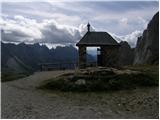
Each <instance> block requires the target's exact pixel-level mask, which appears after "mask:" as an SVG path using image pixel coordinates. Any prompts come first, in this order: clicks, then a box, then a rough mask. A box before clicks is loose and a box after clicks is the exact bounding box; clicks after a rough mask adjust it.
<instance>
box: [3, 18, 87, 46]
mask: <svg viewBox="0 0 160 120" xmlns="http://www.w3.org/2000/svg"><path fill="white" fill-rule="evenodd" d="M82 26H83V27H82ZM85 26H86V25H83V24H82V25H80V27H78V28H76V27H73V26H69V25H62V24H59V23H57V22H56V21H55V20H53V19H51V20H43V21H41V22H37V21H36V20H35V19H29V18H25V17H24V16H21V15H16V16H14V18H13V19H12V20H10V19H7V18H6V19H5V20H4V19H1V20H0V27H1V28H2V30H1V33H2V35H1V36H2V41H7V42H26V43H37V42H39V43H55V44H62V43H63V44H65V43H72V44H74V43H76V42H77V41H78V40H79V39H80V38H81V35H84V34H85V33H86V30H87V29H86V27H85ZM84 29H86V30H84Z"/></svg>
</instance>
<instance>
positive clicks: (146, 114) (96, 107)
mask: <svg viewBox="0 0 160 120" xmlns="http://www.w3.org/2000/svg"><path fill="white" fill-rule="evenodd" d="M67 72H70V71H50V72H37V73H35V74H33V75H31V76H29V77H26V78H22V79H19V80H15V81H10V82H4V83H2V84H1V85H2V86H1V87H2V89H1V92H2V93H1V100H2V101H1V102H2V103H1V107H2V113H1V117H2V118H10V119H12V118H19V119H23V118H32V119H34V118H35V119H36V118H44V119H45V118H50V119H51V118H57V119H58V118H64V119H65V118H70V119H71V118H82V119H83V118H158V115H159V111H158V110H159V106H158V105H159V103H158V101H159V100H158V87H150V88H137V89H134V90H122V91H115V92H86V93H76V92H74V93H73V92H58V91H46V90H39V89H36V87H37V86H38V85H39V84H40V83H41V82H42V81H44V80H46V79H49V78H53V77H55V76H57V75H60V74H62V73H67Z"/></svg>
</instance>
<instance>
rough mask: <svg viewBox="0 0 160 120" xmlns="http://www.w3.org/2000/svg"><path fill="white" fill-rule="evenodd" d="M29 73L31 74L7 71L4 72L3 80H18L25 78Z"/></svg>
mask: <svg viewBox="0 0 160 120" xmlns="http://www.w3.org/2000/svg"><path fill="white" fill-rule="evenodd" d="M29 75H30V74H29V73H5V74H4V73H2V75H1V82H7V81H12V80H17V79H20V78H24V77H26V76H29Z"/></svg>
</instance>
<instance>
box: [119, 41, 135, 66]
mask: <svg viewBox="0 0 160 120" xmlns="http://www.w3.org/2000/svg"><path fill="white" fill-rule="evenodd" d="M118 58H119V60H118V65H119V66H124V65H131V64H133V60H134V51H133V49H132V48H131V47H130V46H129V44H128V43H127V42H126V41H121V42H120V48H119V54H118Z"/></svg>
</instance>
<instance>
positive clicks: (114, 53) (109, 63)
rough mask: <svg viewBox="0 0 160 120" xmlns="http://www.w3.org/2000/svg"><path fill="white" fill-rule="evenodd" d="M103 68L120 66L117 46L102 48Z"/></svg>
mask: <svg viewBox="0 0 160 120" xmlns="http://www.w3.org/2000/svg"><path fill="white" fill-rule="evenodd" d="M101 52H102V53H101V54H102V66H105V67H117V66H118V63H117V61H118V47H117V46H102V47H101Z"/></svg>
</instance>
